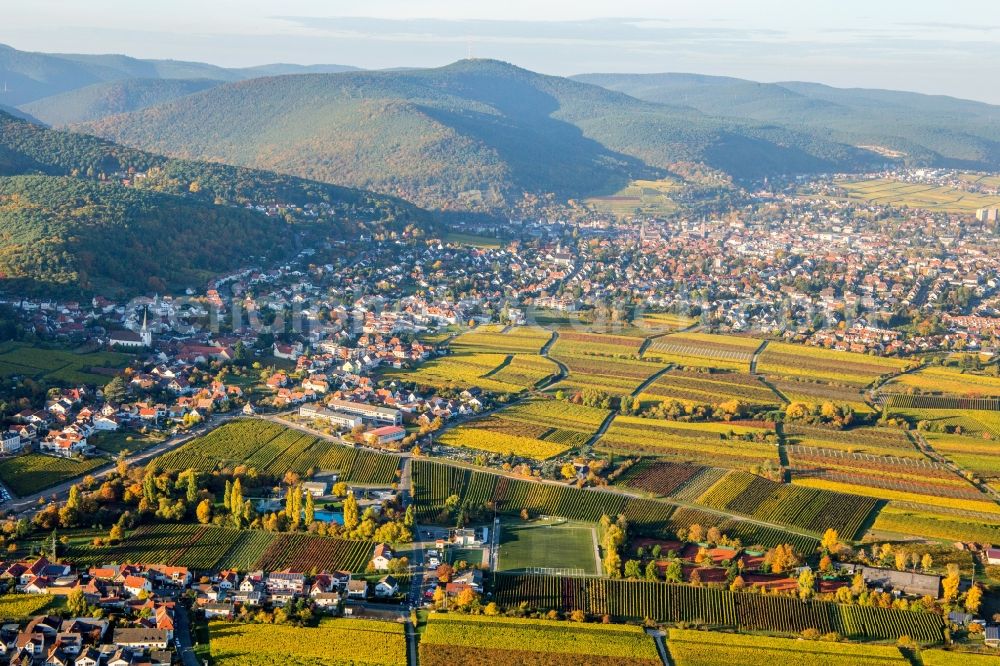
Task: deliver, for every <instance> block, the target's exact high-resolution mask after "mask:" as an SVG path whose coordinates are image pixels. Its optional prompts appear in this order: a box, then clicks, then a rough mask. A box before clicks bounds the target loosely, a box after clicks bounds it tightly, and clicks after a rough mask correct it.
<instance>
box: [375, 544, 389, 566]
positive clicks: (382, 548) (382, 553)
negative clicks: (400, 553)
mask: <svg viewBox="0 0 1000 666" xmlns="http://www.w3.org/2000/svg"><path fill="white" fill-rule="evenodd" d="M392 559H393V554H392V549H391V548H390V547H389V546H388V545H387V544H384V543H380V544H379V545H377V546H375V552H374V553H373V554H372V565H374V567H375V568H376V569H378V570H379V571H385V570H387V569H388V568H389V563H390V562H392Z"/></svg>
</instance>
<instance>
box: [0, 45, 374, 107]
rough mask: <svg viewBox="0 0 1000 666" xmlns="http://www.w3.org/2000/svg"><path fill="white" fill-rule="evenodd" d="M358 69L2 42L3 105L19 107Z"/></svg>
mask: <svg viewBox="0 0 1000 666" xmlns="http://www.w3.org/2000/svg"><path fill="white" fill-rule="evenodd" d="M351 69H354V68H353V67H347V66H343V65H288V64H269V65H260V66H257V67H245V68H227V67H219V66H217V65H210V64H208V63H203V62H188V61H183V60H144V59H141V58H131V57H129V56H125V55H117V54H78V53H37V52H33V51H21V50H18V49H15V48H12V47H10V46H7V45H6V44H0V81H2V85H0V104H5V105H7V106H21V105H24V104H29V103H31V102H36V101H38V100H41V99H43V98H47V97H52V96H54V95H60V94H62V93H66V92H69V91H72V90H78V89H80V88H84V87H86V86H91V85H94V84H98V83H107V82H112V81H124V80H129V79H146V80H149V79H211V80H213V81H240V80H243V79H249V78H253V77H256V76H273V75H275V74H304V73H309V72H331V71H345V70H351Z"/></svg>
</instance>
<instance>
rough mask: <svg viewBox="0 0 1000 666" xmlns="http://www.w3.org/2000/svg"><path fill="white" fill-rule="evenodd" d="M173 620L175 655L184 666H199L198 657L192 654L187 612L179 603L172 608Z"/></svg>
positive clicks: (192, 647) (192, 648)
mask: <svg viewBox="0 0 1000 666" xmlns="http://www.w3.org/2000/svg"><path fill="white" fill-rule="evenodd" d="M174 619H176V620H177V626H176V627H175V628H174V637H175V638H176V639H177V654H178V656H180V658H181V663H182V664H184V666H201V665H200V664H199V663H198V656H197V655H196V654H195V653H194V646H193V645H192V643H191V626H190V623H189V622H188V611H187V608H185V607H184V606H183V605H181V604H180V603H178V604H176V605H175V606H174Z"/></svg>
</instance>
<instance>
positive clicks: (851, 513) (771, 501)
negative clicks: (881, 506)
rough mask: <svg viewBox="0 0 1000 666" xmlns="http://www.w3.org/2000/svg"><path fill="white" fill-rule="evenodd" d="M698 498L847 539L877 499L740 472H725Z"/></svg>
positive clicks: (859, 528) (859, 527) (855, 533)
mask: <svg viewBox="0 0 1000 666" xmlns="http://www.w3.org/2000/svg"><path fill="white" fill-rule="evenodd" d="M699 501H700V502H701V503H702V504H705V505H707V506H711V507H714V508H716V509H720V510H724V511H731V512H733V513H737V514H742V515H745V516H751V517H753V518H758V519H761V520H764V519H766V520H769V521H772V522H775V523H779V524H782V525H792V526H795V527H801V528H803V529H806V530H810V531H812V532H817V533H822V532H823V531H824V530H826V529H827V528H833V529H835V530H837V532H838V533H839V534H840V535H841V536H842V537H844V538H847V539H854V538H857V537H858V536H859V532H861V531H862V528H863V527H864V526H865V525H866V523H867V522H868V520H869V518H870V517H871V515H872V512H874V511H875V510H876V508H878V501H877V500H875V499H872V498H870V497H861V496H857V495H846V494H842V493H832V492H826V491H822V490H816V489H805V488H800V487H798V486H793V485H789V484H783V483H776V482H774V481H770V480H768V479H765V478H764V477H761V476H757V475H756V474H750V473H749V472H740V471H732V472H729V474H727V475H726V476H725V477H723V478H722V479H721V480H720V481H719V482H718V483H716V484H715V486H713V487H712V488H711V489H710V490H709V491H708V492H707V493H705V495H703V496H702V497H701V498H700V500H699Z"/></svg>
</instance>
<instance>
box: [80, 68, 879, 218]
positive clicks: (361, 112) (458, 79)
mask: <svg viewBox="0 0 1000 666" xmlns="http://www.w3.org/2000/svg"><path fill="white" fill-rule="evenodd" d="M75 129H77V130H79V131H84V132H89V133H93V134H95V135H98V136H103V137H105V138H108V139H111V140H114V141H116V142H119V143H123V144H127V145H132V146H136V147H141V148H145V149H150V150H154V151H156V152H161V153H165V154H170V155H174V156H179V157H184V158H198V159H208V160H218V161H225V162H230V163H237V164H242V165H247V166H254V167H259V168H267V169H271V170H276V171H282V172H285V173H293V174H295V175H299V176H302V177H307V178H312V179H315V180H322V181H325V182H342V183H347V184H351V185H353V186H356V187H363V188H366V189H372V190H375V191H380V192H384V193H389V194H393V195H398V196H402V197H404V198H407V199H409V200H411V201H414V202H416V203H418V204H420V205H422V206H425V207H436V208H445V207H448V206H450V205H456V203H455V202H459V203H460V204H461V205H466V206H467V207H470V208H475V207H476V203H475V202H477V201H478V203H479V204H481V206H482V207H485V208H489V207H490V206H494V207H495V206H503V205H505V204H509V203H510V202H511V201H512V200H516V199H517V198H518V197H519V196H520V195H521V193H522V192H541V193H545V192H553V193H555V194H556V195H557V196H560V197H565V198H572V197H580V196H587V195H590V194H594V193H599V192H613V191H615V190H616V189H617V188H619V187H621V185H623V184H624V183H626V182H628V181H629V180H630V179H632V178H637V177H660V176H663V175H665V174H667V173H668V172H669V171H670V169H671V168H672V167H673V166H675V165H677V164H683V163H704V164H707V165H708V166H709V167H710V168H713V169H716V170H718V171H724V172H727V173H730V175H733V176H734V177H737V178H739V179H752V178H762V177H764V176H767V175H770V174H773V173H776V172H782V171H797V170H804V171H813V172H815V171H825V170H833V169H837V168H840V167H846V166H848V165H852V164H872V163H874V162H875V160H874V159H873V158H872V156H870V155H868V154H866V153H865V152H864V151H861V150H858V149H856V148H854V147H853V146H847V145H843V144H835V143H832V142H829V141H826V140H825V139H824V138H823V137H822V136H819V135H815V134H811V135H809V134H803V133H801V132H796V131H790V130H787V129H785V128H782V127H778V126H776V125H773V124H767V123H757V122H752V121H746V120H731V119H718V118H714V117H710V116H707V115H705V114H703V113H701V112H700V111H698V110H696V109H693V108H690V107H685V106H679V105H664V104H657V103H652V102H648V101H644V100H640V99H637V98H635V97H632V96H629V95H626V94H623V93H620V92H616V91H611V90H607V89H606V88H602V87H600V86H595V85H591V84H585V83H580V82H576V81H572V80H570V79H567V78H563V77H556V76H549V75H544V74H538V73H535V72H531V71H529V70H526V69H523V68H520V67H516V66H514V65H510V64H509V63H502V62H499V61H494V60H462V61H458V62H456V63H453V64H451V65H447V66H445V67H440V68H432V69H415V70H405V71H386V70H382V71H362V72H345V73H336V74H305V75H297V76H294V77H282V76H279V77H265V78H257V79H251V80H247V81H241V82H236V83H228V84H223V85H220V86H217V87H214V88H211V89H209V90H205V91H202V92H199V93H196V94H193V95H190V96H187V97H184V98H180V99H177V100H173V101H171V102H167V103H165V104H161V105H158V106H154V107H150V108H148V109H145V110H141V111H136V112H132V113H127V114H122V115H118V116H113V117H110V118H104V119H102V120H98V121H94V122H91V123H85V124H81V125H78V126H75ZM466 200H468V201H470V202H473V203H471V204H469V203H466Z"/></svg>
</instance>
